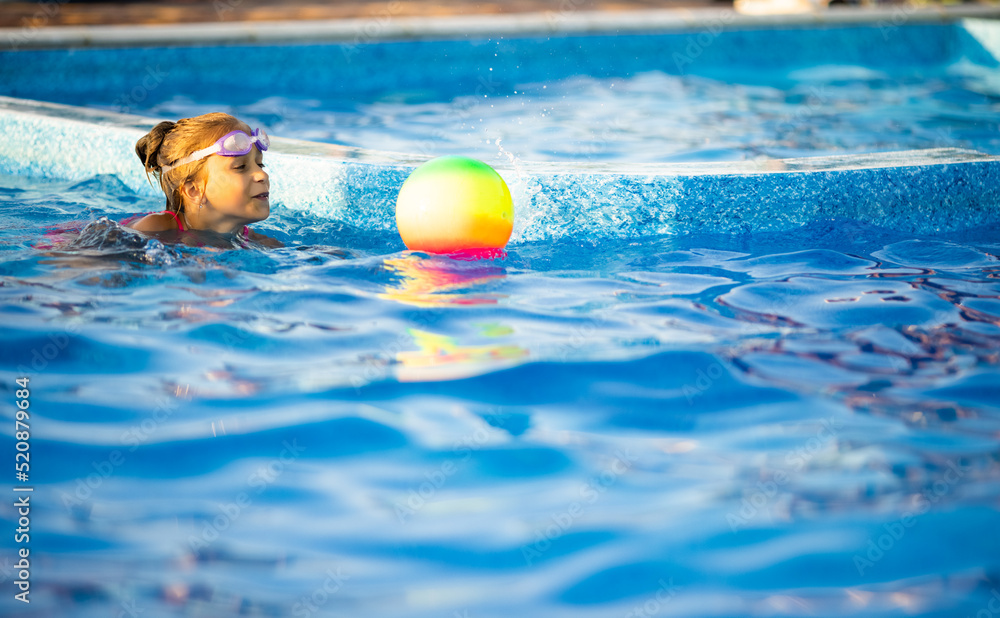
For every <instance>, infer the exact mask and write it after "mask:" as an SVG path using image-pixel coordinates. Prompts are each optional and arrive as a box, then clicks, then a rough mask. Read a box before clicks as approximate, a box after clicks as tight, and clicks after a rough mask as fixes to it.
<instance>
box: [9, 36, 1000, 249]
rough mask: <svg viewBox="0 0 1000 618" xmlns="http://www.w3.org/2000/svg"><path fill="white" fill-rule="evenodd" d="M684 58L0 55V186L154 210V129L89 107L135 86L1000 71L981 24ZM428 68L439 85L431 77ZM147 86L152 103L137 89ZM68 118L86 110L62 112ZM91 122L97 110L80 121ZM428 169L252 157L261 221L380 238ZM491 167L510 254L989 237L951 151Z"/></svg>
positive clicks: (208, 52) (643, 45) (336, 48)
mask: <svg viewBox="0 0 1000 618" xmlns="http://www.w3.org/2000/svg"><path fill="white" fill-rule="evenodd" d="M691 41H695V42H697V41H698V39H697V38H692V33H691V32H679V33H678V32H675V33H666V34H630V35H627V36H609V35H601V36H589V37H580V36H570V35H562V36H553V37H548V38H545V39H540V38H538V39H530V38H521V39H510V38H501V39H498V40H487V39H480V40H467V39H466V40H440V41H395V42H380V43H372V44H368V45H365V46H364V47H363V48H361V49H359V48H358V47H357V46H356V45H353V44H322V45H317V44H311V45H291V46H282V47H275V46H267V45H262V46H216V47H191V46H180V47H170V48H166V47H164V48H128V49H53V50H32V51H8V52H0V78H2V79H0V83H2V84H3V86H2V91H3V93H4V94H7V95H12V96H8V97H3V98H0V135H3V136H5V137H4V143H3V145H2V147H0V173H6V174H17V175H23V176H40V177H55V178H66V179H78V180H83V179H86V178H90V177H93V176H95V175H102V174H103V175H111V176H113V177H115V178H117V179H118V180H119V181H120V182H121V183H122V184H124V185H125V186H126V187H128V189H129V190H131V191H134V192H136V193H137V194H139V195H148V196H158V195H159V193H158V189H156V188H154V187H152V186H151V185H150V183H149V182H148V180H147V178H146V176H145V174H144V172H143V170H142V167H141V165H140V163H139V161H138V159H137V157H136V156H135V153H134V145H135V141H136V140H137V139H138V138H139V137H140V136H141V135H142V134H143V133H145V132H146V131H147V130H148V128H149V127H151V126H152V125H153V124H154V123H155V120H153V119H149V118H143V117H138V116H131V115H128V114H122V113H117V112H115V111H107V108H113V109H119V110H121V109H125V108H127V107H128V106H127V105H122V104H121V101H117V102H116V101H107V100H104V99H106V93H107V92H119V91H120V92H122V93H124V96H126V97H133V98H137V97H138V95H136V93H135V92H134V89H135V88H136V87H137V86H136V84H139V85H140V86H138V87H140V88H141V89H143V90H144V91H145V92H144V94H142V96H143V97H145V98H150V99H155V98H156V97H163V98H167V97H169V96H172V95H173V93H175V92H177V91H178V89H180V88H182V87H187V88H205V89H209V90H211V91H213V92H217V93H218V96H219V97H220V100H222V101H225V100H227V97H236V98H240V97H243V98H249V99H253V97H261V96H264V95H265V93H264V91H263V90H261V91H257V90H255V89H254V88H266V89H267V91H268V92H273V91H275V90H277V91H280V92H283V93H285V94H287V95H288V96H296V95H302V96H305V93H310V94H309V96H330V97H347V98H348V99H349V98H350V97H358V96H361V97H370V96H375V97H377V96H381V94H384V93H385V92H389V91H391V89H393V88H395V89H398V90H399V91H403V92H405V91H407V89H422V90H421V95H420V96H423V97H427V96H432V97H444V98H445V100H447V98H448V97H454V96H459V95H462V94H468V93H469V92H470V91H471V92H477V94H478V91H479V90H483V89H484V88H486V89H489V90H490V92H489V94H494V93H503V92H506V91H513V90H514V89H515V88H516V86H517V84H519V83H524V82H526V81H528V82H530V81H533V80H545V79H557V78H561V77H566V76H569V75H574V74H587V75H596V76H604V75H609V74H611V72H613V74H616V75H629V74H634V73H636V72H640V71H647V70H661V71H665V72H677V71H685V70H688V71H694V70H697V71H698V72H699V74H702V75H705V76H712V77H714V78H717V79H726V76H727V75H735V74H737V73H740V72H742V73H740V74H741V75H742V80H743V81H744V82H745V81H746V79H747V78H746V74H745V73H746V72H747V71H753V72H755V73H752V74H766V73H768V72H772V73H774V74H778V73H787V72H788V71H789V70H790V68H794V67H799V66H802V67H815V66H818V65H822V64H823V63H829V62H836V63H839V64H856V65H860V66H864V67H869V68H872V67H875V68H878V67H895V68H896V69H898V68H899V67H904V68H905V69H906V70H907V71H914V72H916V73H918V74H921V75H927V76H932V75H935V74H940V73H941V72H944V71H947V70H948V67H949V66H952V65H954V64H955V63H973V64H976V65H979V66H983V67H987V68H993V67H996V66H998V62H997V57H998V54H1000V35H998V27H997V22H994V21H991V20H977V19H966V20H963V21H961V22H955V23H945V24H918V25H907V26H900V27H896V28H894V29H892V30H889V31H888V32H887V31H886V29H885V28H884V27H877V26H872V25H869V26H829V27H821V28H817V29H809V30H803V29H795V28H786V29H774V28H771V29H766V28H765V29H748V30H738V29H736V30H724V31H721V32H719V33H718V34H717V35H716V36H715V38H713V39H712V40H711V42H710V43H711V44H709V45H705V46H702V47H701V50H700V52H699V53H698V58H697V62H696V63H691V64H685V63H679V62H678V55H679V54H687V56H684V57H688V58H690V56H691V50H690V43H691ZM584 42H586V45H584ZM351 54H354V56H351ZM362 56H363V61H362V60H361V57H362ZM345 58H357V59H358V60H356V61H354V60H352V61H345ZM567 58H570V59H572V60H571V61H567ZM236 59H239V60H240V61H241V62H251V65H252V66H254V67H255V71H254V74H255V80H254V84H257V86H255V85H254V84H249V85H248V84H247V83H246V80H244V79H242V78H241V77H240V75H238V74H237V72H236V71H233V70H230V68H229V67H230V66H231V64H232V62H234V61H235V60H236ZM442 59H447V63H446V64H447V67H448V69H447V70H438V69H439V67H441V66H442V62H441V61H442ZM533 59H538V61H537V62H535V61H533ZM427 67H434V68H435V70H426V69H427ZM774 74H772V75H770V77H768V79H769V80H773V79H774ZM484 75H486V76H488V77H487V78H484ZM101 80H103V83H101V84H100V87H99V88H98V87H97V84H98V83H99V82H101ZM144 80H145V82H148V85H149V86H150V87H149V88H145V86H141V85H142V84H143V83H144ZM130 88H131V89H132V90H130ZM213 89H214V90H213ZM477 89H478V90H477ZM317 93H319V94H317ZM41 101H52V102H53V103H44V102H41ZM67 102H72V103H76V104H84V105H88V106H90V107H91V109H88V108H85V107H80V106H79V105H75V106H68V105H61V104H59V103H67ZM98 107H103V108H105V109H104V110H100V109H93V108H98ZM424 159H426V157H421V156H418V155H406V154H399V155H396V154H392V153H382V152H371V151H365V150H363V149H357V148H346V147H340V146H336V145H331V144H318V143H310V142H302V141H297V140H288V139H284V140H283V139H275V143H274V145H273V147H272V150H271V151H269V152H268V154H267V163H268V166H269V173H270V174H271V181H272V186H273V187H274V200H273V203H274V204H275V206H277V207H284V208H289V209H294V210H302V211H308V212H310V213H313V214H316V215H318V216H324V217H332V218H336V219H338V220H341V221H343V222H344V223H346V224H350V225H352V226H355V227H357V228H358V229H361V230H365V229H370V230H378V231H392V230H394V229H395V227H394V216H393V210H394V202H395V196H396V194H397V192H398V190H399V187H400V186H401V185H402V182H403V181H404V180H405V178H406V176H407V175H408V174H409V172H410V171H412V169H413V168H414V166H415V165H417V164H419V163H420V162H421V161H422V160H424ZM488 163H491V164H494V165H496V166H497V167H498V169H499V171H500V172H501V175H503V176H504V178H505V179H506V180H507V182H508V184H509V185H510V186H511V190H512V194H513V195H514V199H515V208H516V223H515V232H514V237H513V242H515V243H517V242H529V241H542V240H557V239H561V238H574V237H575V238H587V239H600V238H639V237H642V236H649V235H660V234H678V233H688V232H722V233H733V232H758V231H777V230H786V229H792V228H794V227H798V226H801V225H803V224H805V223H808V222H810V221H815V220H820V219H838V218H844V219H851V220H857V221H863V222H866V223H871V224H874V225H880V226H885V227H891V228H893V229H896V230H900V231H911V232H933V231H949V230H956V229H964V228H972V227H981V226H986V225H996V224H997V222H998V220H1000V194H998V182H997V181H998V174H1000V159H998V158H997V157H994V156H990V155H986V154H982V153H975V152H970V151H963V150H958V149H938V150H927V151H914V152H909V153H885V154H871V155H853V156H851V155H845V156H842V157H817V158H810V159H792V160H771V159H765V160H760V161H744V162H733V163H705V164H662V165H659V164H614V165H611V164H599V163H580V162H566V163H529V162H523V161H517V160H516V159H515V160H514V161H513V163H512V164H511V163H510V162H506V163H507V165H502V164H499V163H498V162H496V161H488ZM500 163H504V162H502V161H501V162H500Z"/></svg>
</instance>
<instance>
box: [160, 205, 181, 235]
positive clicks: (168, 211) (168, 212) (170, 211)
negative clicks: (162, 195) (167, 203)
mask: <svg viewBox="0 0 1000 618" xmlns="http://www.w3.org/2000/svg"><path fill="white" fill-rule="evenodd" d="M163 212H165V213H167V214H168V215H170V216H171V217H173V218H174V221H176V222H177V230H178V231H180V232H183V231H184V224H183V223H181V218H180V217H178V216H177V213H175V212H174V211H172V210H164V211H163Z"/></svg>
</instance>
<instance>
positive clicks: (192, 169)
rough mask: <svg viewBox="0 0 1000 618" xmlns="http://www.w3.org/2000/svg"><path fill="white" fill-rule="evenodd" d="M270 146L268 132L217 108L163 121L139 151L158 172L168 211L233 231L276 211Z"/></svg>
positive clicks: (196, 224)
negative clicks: (267, 159) (266, 157)
mask: <svg viewBox="0 0 1000 618" xmlns="http://www.w3.org/2000/svg"><path fill="white" fill-rule="evenodd" d="M223 138H225V139H223ZM267 146H268V139H267V135H266V134H265V133H263V132H262V131H251V130H250V127H249V126H247V125H246V124H245V123H243V122H241V121H240V120H238V119H236V118H234V117H233V116H230V115H229V114H223V113H212V114H204V115H202V116H196V117H194V118H184V119H181V120H179V121H177V122H161V123H160V124H158V125H156V126H155V127H153V129H152V130H151V131H150V132H149V133H147V134H146V135H144V136H142V137H141V138H140V139H139V141H138V142H136V145H135V152H136V154H137V155H138V156H139V159H140V160H141V161H142V163H143V166H144V167H145V168H146V173H147V174H149V173H150V172H152V173H153V174H155V175H157V176H158V178H159V181H160V188H162V189H163V193H164V194H165V195H166V197H167V209H168V210H171V211H173V212H175V213H177V214H178V215H179V216H181V217H183V219H184V221H185V223H186V224H187V225H188V226H190V227H191V228H192V229H210V230H214V231H217V232H233V231H235V230H237V229H239V228H241V227H242V226H243V225H246V224H248V223H253V222H254V221H261V220H263V219H266V218H267V216H268V215H269V214H270V204H269V201H268V190H269V187H270V183H269V179H268V175H267V172H265V171H264V164H263V153H262V151H263V150H266V149H267ZM244 151H245V152H244ZM240 153H243V154H240Z"/></svg>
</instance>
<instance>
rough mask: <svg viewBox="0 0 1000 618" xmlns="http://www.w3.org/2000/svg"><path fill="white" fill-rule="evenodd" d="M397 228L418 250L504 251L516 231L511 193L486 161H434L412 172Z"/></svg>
mask: <svg viewBox="0 0 1000 618" xmlns="http://www.w3.org/2000/svg"><path fill="white" fill-rule="evenodd" d="M396 228H397V229H398V230H399V235H400V237H401V238H402V239H403V244H405V245H406V247H407V248H408V249H412V250H414V251H425V252H427V253H458V252H464V251H476V250H481V249H503V247H504V246H505V245H506V244H507V241H508V240H510V234H511V231H512V230H513V229H514V204H513V202H512V201H511V198H510V189H508V188H507V183H505V182H504V181H503V178H501V177H500V174H497V172H496V170H494V169H493V168H492V167H490V166H489V165H487V164H485V163H483V162H482V161H477V160H475V159H470V158H468V157H456V156H447V157H438V158H436V159H431V160H430V161H428V162H427V163H424V164H423V165H421V166H420V167H418V168H417V169H415V170H413V173H411V174H410V176H409V177H408V178H407V179H406V182H404V183H403V186H402V188H401V189H400V190H399V197H398V198H396Z"/></svg>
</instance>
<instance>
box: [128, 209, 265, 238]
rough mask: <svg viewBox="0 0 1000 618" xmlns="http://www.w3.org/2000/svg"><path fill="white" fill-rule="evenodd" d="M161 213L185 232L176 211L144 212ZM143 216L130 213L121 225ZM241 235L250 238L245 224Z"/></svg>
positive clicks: (178, 229)
mask: <svg viewBox="0 0 1000 618" xmlns="http://www.w3.org/2000/svg"><path fill="white" fill-rule="evenodd" d="M163 213H167V214H168V215H170V216H171V217H173V218H174V221H176V222H177V231H178V232H185V231H187V230H185V229H184V224H183V223H181V218H180V217H178V216H177V213H175V212H174V211H172V210H164V211H162V212H150V213H146V214H147V215H162V214H163ZM144 216H146V215H132V216H131V217H129V218H127V219H123V220H122V222H121V225H128V224H129V223H132V222H133V221H135V220H137V219H140V218H141V217H144ZM243 236H244V237H245V238H250V228H249V227H247V226H245V225H244V226H243Z"/></svg>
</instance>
